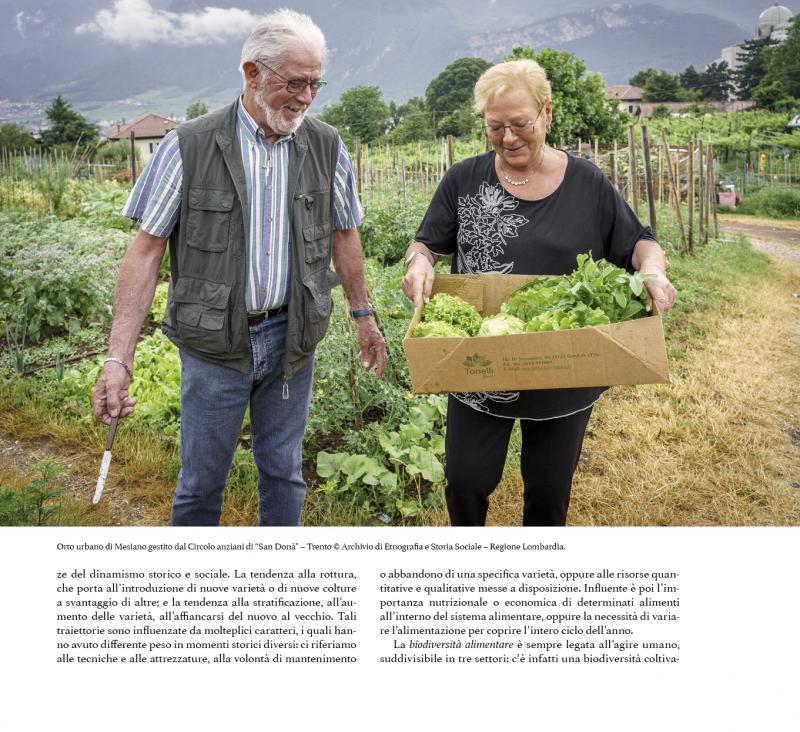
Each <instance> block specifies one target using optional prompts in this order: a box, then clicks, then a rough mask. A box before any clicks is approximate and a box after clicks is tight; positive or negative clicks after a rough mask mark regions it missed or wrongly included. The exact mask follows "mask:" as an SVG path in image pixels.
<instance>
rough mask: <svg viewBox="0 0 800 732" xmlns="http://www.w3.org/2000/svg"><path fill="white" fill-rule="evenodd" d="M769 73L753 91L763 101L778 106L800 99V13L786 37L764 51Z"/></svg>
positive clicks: (771, 105)
mask: <svg viewBox="0 0 800 732" xmlns="http://www.w3.org/2000/svg"><path fill="white" fill-rule="evenodd" d="M763 55H764V66H765V67H766V73H765V74H764V76H763V77H762V79H761V81H759V83H758V85H757V86H756V88H755V89H754V90H753V98H754V99H756V101H757V102H758V103H759V104H763V105H764V106H769V107H772V108H774V109H777V108H780V107H782V106H786V103H787V100H788V98H795V99H800V15H796V16H795V17H794V18H792V23H791V25H790V26H789V32H788V33H787V36H786V40H785V41H784V42H783V43H781V44H779V45H776V46H771V47H769V48H765V49H764V51H763Z"/></svg>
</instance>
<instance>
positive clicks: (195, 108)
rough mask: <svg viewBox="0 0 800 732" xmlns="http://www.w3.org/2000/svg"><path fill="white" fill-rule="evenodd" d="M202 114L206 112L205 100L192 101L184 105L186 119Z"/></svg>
mask: <svg viewBox="0 0 800 732" xmlns="http://www.w3.org/2000/svg"><path fill="white" fill-rule="evenodd" d="M204 114H208V105H207V104H206V103H205V102H200V101H197V102H192V103H191V104H190V105H189V106H188V107H186V119H195V118H196V117H202V116H203V115H204Z"/></svg>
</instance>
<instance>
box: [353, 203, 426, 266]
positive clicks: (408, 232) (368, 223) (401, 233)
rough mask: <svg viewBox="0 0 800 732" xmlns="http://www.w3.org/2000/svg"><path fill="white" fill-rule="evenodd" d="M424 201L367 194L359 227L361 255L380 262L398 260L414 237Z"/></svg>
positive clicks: (423, 213)
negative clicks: (362, 252)
mask: <svg viewBox="0 0 800 732" xmlns="http://www.w3.org/2000/svg"><path fill="white" fill-rule="evenodd" d="M427 207H428V202H427V201H425V200H423V199H422V198H421V197H419V196H416V197H408V198H407V199H406V201H403V199H402V198H401V197H399V196H397V195H391V194H390V195H374V194H373V195H371V196H370V198H369V201H368V202H367V204H366V205H365V210H364V219H363V221H362V222H361V226H360V227H359V233H360V234H361V244H362V246H363V248H364V255H365V256H367V257H373V258H374V259H377V260H379V261H381V262H383V263H384V264H387V263H393V262H397V261H398V260H400V259H401V258H402V256H403V253H404V252H405V250H406V248H407V247H408V243H409V242H410V241H411V240H412V239H413V238H414V236H415V235H416V233H417V229H418V228H419V223H420V221H422V217H423V216H424V215H425V211H426V210H427Z"/></svg>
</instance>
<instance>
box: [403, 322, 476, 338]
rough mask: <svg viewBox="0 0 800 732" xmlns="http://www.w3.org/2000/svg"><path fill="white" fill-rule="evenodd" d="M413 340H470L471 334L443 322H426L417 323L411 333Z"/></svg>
mask: <svg viewBox="0 0 800 732" xmlns="http://www.w3.org/2000/svg"><path fill="white" fill-rule="evenodd" d="M411 337H412V338H468V337H469V334H468V333H467V331H465V330H464V329H463V328H459V327H458V326H456V325H453V324H452V323H445V322H444V321H442V320H426V321H425V322H424V323H417V325H416V327H415V328H414V330H413V331H412V333H411Z"/></svg>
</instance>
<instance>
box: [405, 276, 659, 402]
mask: <svg viewBox="0 0 800 732" xmlns="http://www.w3.org/2000/svg"><path fill="white" fill-rule="evenodd" d="M531 279H533V277H531V276H528V275H492V274H487V275H437V276H436V279H435V281H434V285H433V294H436V293H437V292H446V293H449V294H451V295H458V296H459V297H461V298H463V299H464V300H467V301H468V302H471V303H472V304H473V305H474V306H475V307H476V308H477V309H478V311H479V312H480V313H481V315H483V316H486V315H493V314H495V313H498V312H499V311H500V305H501V304H502V303H503V302H505V301H506V300H507V299H508V298H509V297H510V296H511V294H512V293H513V292H514V291H515V290H516V289H517V288H519V287H520V286H521V285H523V284H524V283H525V282H528V281H529V280H531ZM421 314H422V309H421V308H417V310H416V311H415V312H414V317H413V318H412V319H411V324H410V325H409V327H408V331H407V332H406V335H405V338H404V339H403V348H404V349H405V352H406V358H407V360H408V367H409V371H410V374H411V385H412V390H413V392H414V393H415V394H436V393H440V392H450V391H518V390H520V389H562V388H567V387H576V386H612V385H614V384H664V383H668V382H669V373H668V371H667V353H666V347H665V345H664V328H663V324H662V321H661V316H660V315H659V314H658V313H654V314H652V315H650V316H648V317H645V318H639V319H637V320H631V321H628V322H626V323H614V324H612V325H602V326H596V327H592V328H579V329H575V330H560V331H548V332H545V333H522V334H519V335H506V336H483V337H480V338H478V337H474V338H412V337H411V332H412V331H413V330H414V326H416V325H417V323H419V321H420V317H421Z"/></svg>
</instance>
